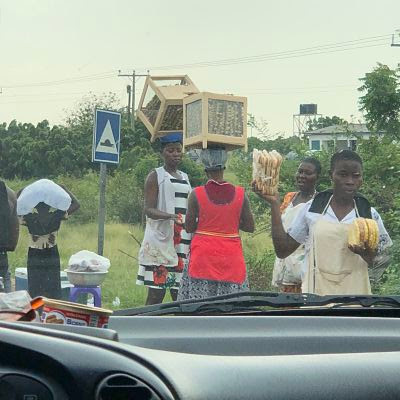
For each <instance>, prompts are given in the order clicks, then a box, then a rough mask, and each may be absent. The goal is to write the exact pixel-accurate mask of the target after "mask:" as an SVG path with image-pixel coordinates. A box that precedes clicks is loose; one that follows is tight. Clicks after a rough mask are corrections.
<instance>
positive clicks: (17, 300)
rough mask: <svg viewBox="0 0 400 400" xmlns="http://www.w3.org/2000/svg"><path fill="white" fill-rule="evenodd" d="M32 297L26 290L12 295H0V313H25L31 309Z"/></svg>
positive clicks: (11, 293)
mask: <svg viewBox="0 0 400 400" xmlns="http://www.w3.org/2000/svg"><path fill="white" fill-rule="evenodd" d="M31 300H32V298H31V296H29V293H28V292H27V291H26V290H18V291H16V292H10V293H0V311H10V310H12V311H24V310H25V309H26V308H27V307H28V308H30V305H31Z"/></svg>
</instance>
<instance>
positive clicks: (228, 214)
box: [189, 186, 246, 284]
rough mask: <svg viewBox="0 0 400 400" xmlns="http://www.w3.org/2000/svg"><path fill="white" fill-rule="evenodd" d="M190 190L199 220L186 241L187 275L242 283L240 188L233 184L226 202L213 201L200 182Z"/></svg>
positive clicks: (241, 191) (241, 197)
mask: <svg viewBox="0 0 400 400" xmlns="http://www.w3.org/2000/svg"><path fill="white" fill-rule="evenodd" d="M194 190H195V193H196V198H197V202H198V205H199V221H198V226H197V230H196V232H195V234H194V236H193V239H192V242H191V244H190V261H189V276H190V277H191V278H196V279H206V280H212V281H223V282H230V283H236V284H242V283H243V282H244V281H245V279H246V265H245V262H244V257H243V250H242V242H241V240H240V237H239V222H240V214H241V212H242V206H243V199H244V189H243V188H242V187H239V186H236V187H235V197H234V198H233V200H232V201H231V202H230V203H228V204H214V203H213V202H212V201H210V200H209V198H208V196H207V192H206V190H205V188H204V186H200V187H197V188H196V189H194Z"/></svg>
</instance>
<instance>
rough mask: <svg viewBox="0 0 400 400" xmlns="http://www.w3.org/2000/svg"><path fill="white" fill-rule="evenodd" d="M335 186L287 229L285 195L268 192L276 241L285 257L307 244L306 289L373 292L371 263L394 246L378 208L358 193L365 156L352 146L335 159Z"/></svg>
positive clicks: (329, 292)
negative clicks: (282, 204)
mask: <svg viewBox="0 0 400 400" xmlns="http://www.w3.org/2000/svg"><path fill="white" fill-rule="evenodd" d="M330 177H331V180H332V184H333V185H332V189H329V190H326V191H324V192H321V193H319V194H318V195H316V196H315V198H314V199H313V200H312V201H309V202H308V203H307V204H306V206H305V207H304V208H303V210H302V211H301V212H300V213H299V214H298V215H297V217H296V218H295V220H294V221H293V222H292V223H291V225H290V227H289V229H288V231H287V232H286V231H285V230H284V228H283V225H282V219H281V214H280V210H279V207H280V201H279V196H278V195H277V194H275V195H265V194H262V192H260V191H259V190H258V189H257V187H256V185H255V183H254V182H253V188H254V191H255V192H256V193H258V194H259V195H260V196H261V197H262V198H264V199H265V200H266V201H267V202H269V203H270V204H271V230H272V240H273V243H274V247H275V251H276V254H277V256H278V257H280V258H285V257H287V256H288V255H290V254H292V253H293V252H294V251H295V250H296V249H297V248H298V247H299V246H300V245H301V244H305V248H306V256H305V260H304V269H303V271H304V278H303V283H302V291H303V292H304V293H316V294H320V295H329V294H346V295H352V294H354V295H362V294H371V287H370V281H369V276H368V265H370V264H372V263H373V261H374V258H375V257H376V255H377V254H379V253H380V252H382V251H383V250H384V249H385V248H387V247H389V246H391V245H392V241H391V239H390V237H389V235H388V233H387V232H386V229H385V227H384V225H383V222H382V219H381V217H380V216H379V214H378V212H377V211H376V210H375V209H374V208H372V207H371V206H370V204H369V202H368V200H367V199H366V198H365V197H364V196H362V195H361V194H360V193H358V190H359V188H360V187H361V185H362V182H363V169H362V160H361V158H360V156H359V155H358V154H357V153H355V152H353V151H350V150H341V151H339V152H337V153H335V154H334V155H333V156H332V158H331V165H330Z"/></svg>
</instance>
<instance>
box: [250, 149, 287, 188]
mask: <svg viewBox="0 0 400 400" xmlns="http://www.w3.org/2000/svg"><path fill="white" fill-rule="evenodd" d="M282 161H283V157H282V156H281V155H280V154H279V153H278V152H277V151H276V150H272V151H270V152H268V151H267V150H257V149H254V150H253V181H255V182H256V186H257V189H258V190H259V191H261V192H262V193H263V194H266V195H269V196H274V195H275V194H276V193H277V192H278V184H279V171H280V168H281V164H282Z"/></svg>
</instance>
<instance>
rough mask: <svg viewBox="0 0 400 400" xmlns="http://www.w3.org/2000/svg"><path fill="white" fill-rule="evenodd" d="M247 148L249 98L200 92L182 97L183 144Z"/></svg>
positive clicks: (191, 146)
mask: <svg viewBox="0 0 400 400" xmlns="http://www.w3.org/2000/svg"><path fill="white" fill-rule="evenodd" d="M214 145H219V146H223V147H224V148H225V149H226V150H234V149H237V148H244V149H245V151H247V98H246V97H239V96H233V95H227V94H216V93H209V92H201V93H197V94H193V95H190V96H187V97H185V98H184V99H183V147H184V149H193V148H203V149H206V148H207V147H210V146H214Z"/></svg>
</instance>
